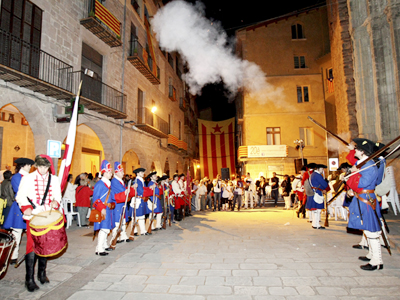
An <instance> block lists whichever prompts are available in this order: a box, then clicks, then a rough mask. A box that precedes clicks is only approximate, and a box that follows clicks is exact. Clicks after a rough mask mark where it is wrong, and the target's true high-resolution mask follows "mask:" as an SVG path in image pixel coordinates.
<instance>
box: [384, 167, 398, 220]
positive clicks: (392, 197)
mask: <svg viewBox="0 0 400 300" xmlns="http://www.w3.org/2000/svg"><path fill="white" fill-rule="evenodd" d="M387 175H388V176H389V178H390V192H389V195H388V196H387V198H386V201H387V202H388V203H389V202H390V203H391V204H392V208H393V212H394V214H395V215H396V216H397V210H399V211H400V203H399V195H398V194H397V189H396V179H395V178H394V170H393V167H392V166H389V167H387ZM396 208H397V209H396Z"/></svg>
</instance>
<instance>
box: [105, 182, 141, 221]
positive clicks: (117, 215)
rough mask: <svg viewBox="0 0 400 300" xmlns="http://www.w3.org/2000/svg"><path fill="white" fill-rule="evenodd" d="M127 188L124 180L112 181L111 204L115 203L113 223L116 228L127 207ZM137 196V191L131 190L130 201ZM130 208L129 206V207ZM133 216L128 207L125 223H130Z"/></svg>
mask: <svg viewBox="0 0 400 300" xmlns="http://www.w3.org/2000/svg"><path fill="white" fill-rule="evenodd" d="M125 191H126V186H125V183H124V182H123V181H122V180H119V179H117V178H115V177H114V178H113V179H112V180H111V194H110V198H111V202H114V203H115V208H114V209H113V210H112V214H113V221H114V226H116V225H115V223H118V222H119V220H120V219H121V213H122V212H123V207H124V205H125V200H126V194H125ZM134 195H135V191H134V189H133V188H131V190H130V192H129V195H128V201H130V199H131V198H132V197H133V196H134ZM127 206H128V205H127ZM130 215H131V212H130V210H129V208H128V207H127V209H126V211H125V221H126V222H128V218H129V216H130Z"/></svg>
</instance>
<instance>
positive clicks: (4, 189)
mask: <svg viewBox="0 0 400 300" xmlns="http://www.w3.org/2000/svg"><path fill="white" fill-rule="evenodd" d="M11 176H12V173H11V171H10V170H5V171H4V173H3V178H4V180H3V182H2V183H1V198H2V199H4V200H6V201H7V204H6V207H5V208H3V217H4V220H7V216H8V213H9V212H10V209H11V206H12V204H13V202H14V200H15V198H14V197H15V196H14V190H13V188H12V185H11Z"/></svg>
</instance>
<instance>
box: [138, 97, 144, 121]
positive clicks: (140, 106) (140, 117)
mask: <svg viewBox="0 0 400 300" xmlns="http://www.w3.org/2000/svg"><path fill="white" fill-rule="evenodd" d="M143 107H144V94H143V91H142V90H141V89H138V103H137V108H138V124H143V123H144V120H145V118H144V109H143Z"/></svg>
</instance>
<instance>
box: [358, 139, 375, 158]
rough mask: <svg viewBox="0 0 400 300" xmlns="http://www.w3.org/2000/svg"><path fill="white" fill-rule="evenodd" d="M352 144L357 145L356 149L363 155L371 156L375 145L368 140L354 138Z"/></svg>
mask: <svg viewBox="0 0 400 300" xmlns="http://www.w3.org/2000/svg"><path fill="white" fill-rule="evenodd" d="M353 141H354V143H356V145H357V149H359V150H361V151H363V152H364V153H365V155H371V154H372V153H374V148H375V147H376V146H375V143H374V142H373V141H371V140H368V139H363V138H355V139H354V140H353Z"/></svg>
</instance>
